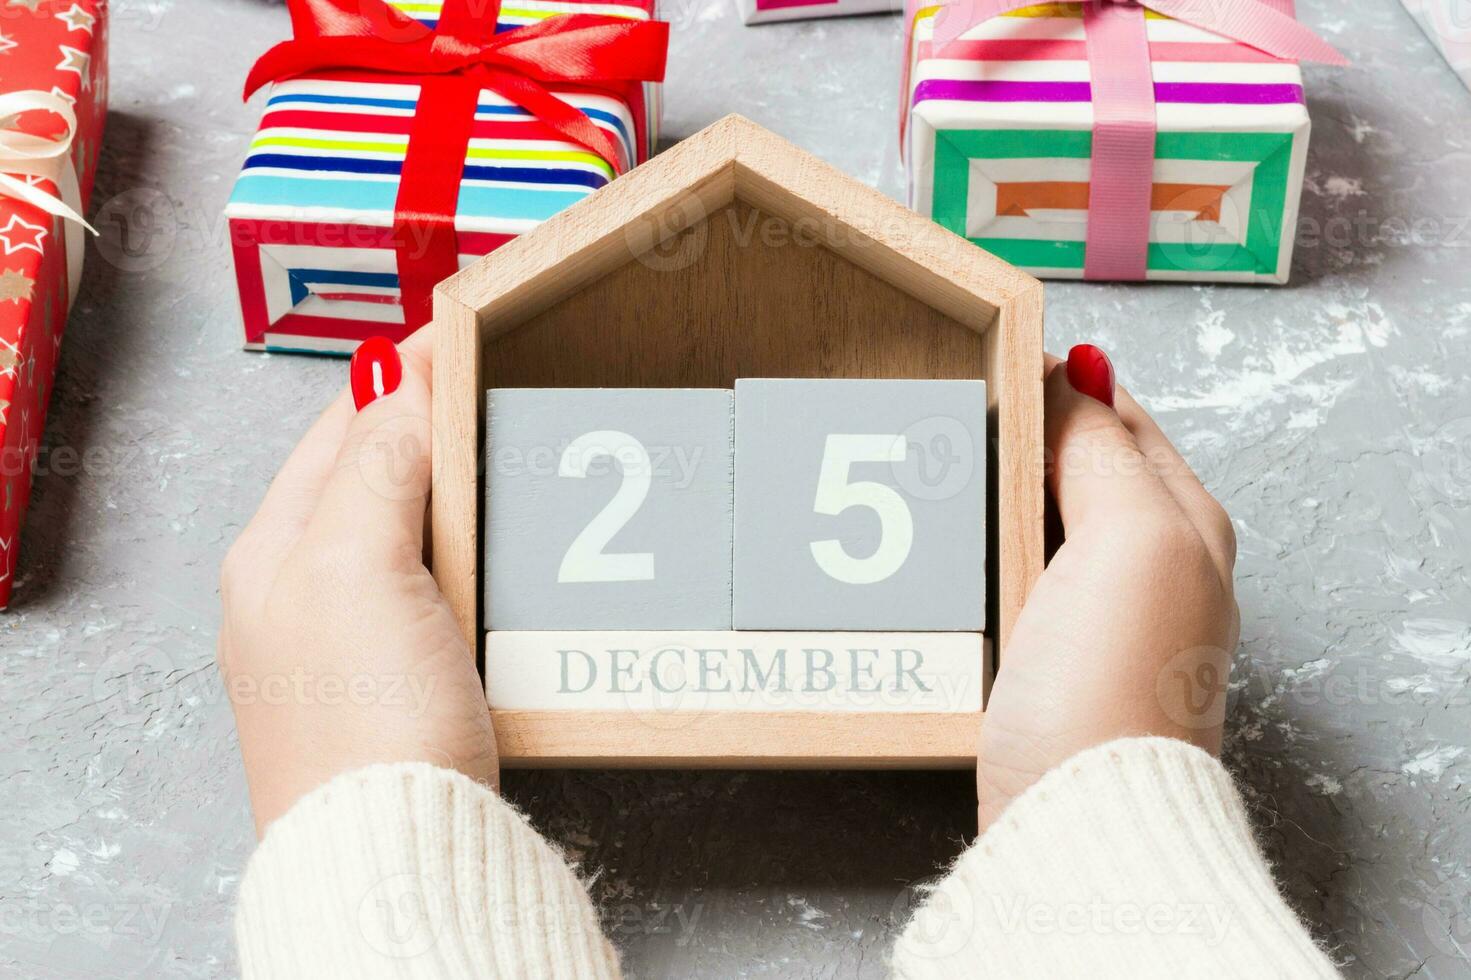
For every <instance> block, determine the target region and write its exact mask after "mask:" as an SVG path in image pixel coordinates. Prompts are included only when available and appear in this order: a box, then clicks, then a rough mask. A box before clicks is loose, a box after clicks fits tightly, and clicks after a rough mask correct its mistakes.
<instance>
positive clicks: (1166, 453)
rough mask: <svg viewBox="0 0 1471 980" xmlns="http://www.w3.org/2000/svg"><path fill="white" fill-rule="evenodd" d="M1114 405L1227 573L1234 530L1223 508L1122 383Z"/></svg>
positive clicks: (1232, 556) (1231, 563)
mask: <svg viewBox="0 0 1471 980" xmlns="http://www.w3.org/2000/svg"><path fill="white" fill-rule="evenodd" d="M1114 405H1115V407H1116V408H1117V409H1118V413H1119V417H1120V418H1121V419H1123V421H1124V425H1125V426H1127V427H1128V429H1129V431H1130V432H1132V433H1133V434H1134V439H1135V441H1136V442H1138V443H1139V448H1140V450H1142V451H1143V453H1144V456H1145V459H1146V460H1147V461H1148V463H1149V467H1150V469H1151V470H1153V471H1154V473H1155V474H1156V475H1157V476H1159V478H1160V479H1161V480H1162V481H1163V482H1164V484H1165V486H1166V487H1167V488H1168V489H1169V491H1170V493H1172V494H1174V497H1175V500H1176V501H1177V502H1178V503H1179V505H1180V509H1181V510H1182V511H1184V512H1185V515H1186V517H1188V518H1189V520H1190V523H1191V524H1193V525H1195V529H1196V530H1197V531H1198V532H1199V533H1200V536H1201V539H1202V540H1203V541H1204V542H1205V544H1206V547H1208V548H1210V550H1211V554H1212V556H1213V557H1214V558H1215V559H1216V563H1217V564H1218V565H1219V566H1221V569H1222V572H1223V574H1224V575H1225V576H1227V577H1229V576H1230V573H1231V568H1232V567H1233V566H1234V565H1235V564H1236V532H1235V530H1234V529H1233V528H1232V526H1231V518H1230V516H1229V515H1227V513H1226V510H1225V508H1224V507H1222V506H1221V504H1220V503H1219V502H1218V501H1217V500H1216V498H1215V497H1213V496H1211V493H1210V491H1209V490H1207V489H1206V488H1205V485H1204V484H1202V483H1201V482H1200V478H1199V477H1198V476H1196V475H1195V471H1194V470H1193V469H1191V468H1190V464H1189V463H1187V462H1185V458H1184V457H1183V456H1181V455H1180V451H1179V450H1178V449H1176V448H1175V445H1174V443H1172V442H1170V440H1169V437H1168V436H1166V435H1165V433H1164V430H1163V429H1161V428H1160V427H1159V423H1158V422H1156V421H1155V420H1154V419H1153V418H1151V417H1150V415H1149V413H1148V412H1146V411H1145V410H1144V407H1143V406H1142V405H1140V404H1139V403H1138V402H1137V401H1136V400H1135V399H1134V397H1133V396H1132V395H1130V394H1129V392H1128V391H1126V390H1125V389H1124V387H1123V386H1122V385H1120V386H1119V388H1118V390H1117V393H1116V394H1115V396H1114Z"/></svg>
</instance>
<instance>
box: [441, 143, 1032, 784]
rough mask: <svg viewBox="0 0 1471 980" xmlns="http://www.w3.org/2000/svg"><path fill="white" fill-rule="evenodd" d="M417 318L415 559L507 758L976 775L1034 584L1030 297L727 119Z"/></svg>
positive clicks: (894, 208)
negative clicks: (422, 441)
mask: <svg viewBox="0 0 1471 980" xmlns="http://www.w3.org/2000/svg"><path fill="white" fill-rule="evenodd" d="M434 319H435V330H436V337H435V351H434V439H435V443H434V476H433V489H432V497H431V519H432V528H431V541H432V567H433V571H434V575H435V578H436V580H437V581H438V582H439V585H440V588H441V589H442V590H443V592H444V594H445V595H446V596H447V597H448V599H449V601H450V603H451V605H452V606H453V608H454V610H455V613H456V615H457V617H458V618H459V621H460V624H461V626H462V628H463V629H464V631H465V634H466V635H467V636H468V637H470V638H471V639H472V641H473V642H475V643H476V644H477V649H479V650H481V651H482V652H483V656H484V671H485V676H486V684H487V693H488V697H489V699H490V705H491V709H492V712H493V715H494V720H495V731H496V736H497V740H498V742H499V745H500V751H501V755H502V760H503V763H504V764H505V765H507V766H594V767H632V766H645V767H654V766H667V767H694V766H727V767H747V766H762V767H833V768H845V767H848V768H862V767H963V766H968V765H971V764H972V763H973V761H974V758H975V742H976V735H977V732H978V730H979V725H980V722H981V709H982V705H983V699H984V686H985V685H986V684H987V683H988V682H989V677H990V668H991V666H992V661H993V660H994V659H995V658H997V657H1002V656H1004V655H1005V647H1006V640H1007V635H1008V632H1009V631H1010V629H1011V627H1012V625H1013V624H1014V623H1015V621H1016V617H1017V615H1018V613H1019V612H1020V610H1021V607H1022V604H1023V602H1024V600H1025V598H1026V596H1027V593H1028V591H1029V589H1030V588H1031V586H1032V584H1033V582H1035V580H1036V578H1037V576H1038V575H1039V574H1040V573H1041V570H1042V564H1043V530H1042V528H1043V518H1042V514H1043V489H1042V468H1043V453H1042V370H1043V360H1042V286H1041V284H1040V283H1039V282H1037V281H1036V280H1035V279H1033V278H1031V277H1030V276H1028V275H1026V274H1024V273H1022V272H1020V271H1018V270H1016V269H1015V268H1013V267H1011V266H1009V265H1007V264H1006V263H1004V262H1002V261H1000V260H998V259H996V258H994V257H993V256H991V255H989V254H987V253H985V252H983V251H981V250H980V249H978V248H976V247H975V246H973V245H971V244H970V243H968V242H966V241H965V240H964V239H962V238H959V237H957V236H955V235H953V234H951V233H950V232H948V231H945V230H944V229H942V228H940V227H939V226H938V225H936V224H934V223H933V222H931V221H930V220H929V219H927V218H924V217H921V216H919V215H916V214H914V213H912V212H910V211H908V210H906V209H905V208H903V207H902V206H901V205H899V204H898V203H896V202H894V201H892V200H890V199H889V198H887V197H885V196H884V195H883V194H881V193H879V192H878V191H875V190H873V189H871V188H869V187H867V186H865V185H863V184H861V183H859V182H858V181H856V180H853V179H852V178H850V177H848V176H846V175H844V174H842V173H840V172H838V171H837V170H835V169H833V168H832V167H830V166H828V165H827V164H825V163H823V162H822V161H820V160H818V159H816V158H815V157H813V156H811V155H810V154H807V153H805V152H803V151H801V150H799V149H798V148H796V147H795V146H793V145H791V144H790V143H788V142H786V141H785V140H783V139H781V138H779V137H777V136H775V135H773V134H772V133H770V132H768V131H766V130H764V129H762V128H761V127H759V126H757V125H755V124H754V123H751V122H749V121H747V120H745V119H742V118H740V117H736V116H729V117H727V118H725V119H723V120H721V121H720V122H718V123H715V124H714V125H712V126H710V127H709V128H707V129H705V130H703V131H702V132H700V133H698V134H696V135H695V136H693V137H691V138H689V139H687V140H685V141H684V142H682V143H680V144H678V145H677V146H675V147H674V148H672V149H670V150H668V151H667V152H665V153H663V154H661V155H659V156H658V157H656V158H654V159H653V160H651V161H650V162H648V163H646V164H644V165H642V166H640V167H638V168H637V169H635V170H634V171H632V172H631V173H629V174H628V175H626V176H624V177H621V178H619V179H618V180H616V181H614V182H613V183H612V184H610V185H608V186H607V187H605V188H603V189H602V190H600V191H598V192H597V193H596V194H594V195H592V196H590V197H589V198H587V199H586V200H584V201H582V202H580V203H578V204H576V205H574V206H572V207H570V208H568V209H567V210H565V211H563V212H561V213H560V214H558V215H557V216H555V217H553V218H552V219H550V220H548V221H546V222H545V223H544V224H542V225H540V226H539V227H537V228H536V229H534V230H532V231H530V232H528V233H527V234H525V235H522V236H520V237H518V238H516V239H515V240H514V241H512V242H510V243H508V244H507V245H505V246H503V247H502V248H501V249H499V250H498V251H496V252H495V253H494V254H493V255H490V256H488V257H486V258H484V259H481V260H479V261H478V262H476V264H474V265H473V266H470V267H468V268H466V269H465V270H463V271H462V272H461V273H459V274H458V275H456V276H454V277H453V278H451V279H449V280H447V281H445V282H444V283H443V284H442V285H441V286H440V287H439V288H438V290H437V291H436V293H435V315H434ZM909 448H913V449H915V450H916V451H917V452H918V455H919V457H923V456H924V453H925V452H928V451H929V449H934V451H935V453H936V454H937V455H936V459H938V460H939V461H940V463H941V464H943V465H935V466H931V465H930V461H929V460H928V459H926V458H918V459H916V458H915V457H912V456H910V455H909V453H908V450H909ZM952 464H954V465H953V466H952ZM518 481H519V482H518ZM843 522H849V523H850V524H851V526H852V529H853V530H852V533H853V534H855V535H859V536H860V537H863V536H866V537H864V541H865V542H866V543H861V544H855V543H854V541H855V540H857V539H856V538H850V539H844V538H842V537H841V535H840V534H839V532H838V531H837V530H834V528H837V527H839V526H840V525H842V523H843ZM844 533H847V532H844ZM492 539H494V541H495V545H494V547H493V548H492V547H491V546H490V545H489V544H488V542H489V541H491V540H492Z"/></svg>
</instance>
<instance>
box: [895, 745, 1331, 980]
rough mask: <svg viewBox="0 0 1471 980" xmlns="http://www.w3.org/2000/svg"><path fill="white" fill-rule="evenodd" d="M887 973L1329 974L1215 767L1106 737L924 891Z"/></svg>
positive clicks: (1035, 789)
mask: <svg viewBox="0 0 1471 980" xmlns="http://www.w3.org/2000/svg"><path fill="white" fill-rule="evenodd" d="M894 970H895V975H896V976H898V977H901V978H905V980H931V978H936V980H938V978H941V977H945V978H953V977H957V976H987V977H993V976H994V977H1033V976H1089V977H1129V978H1140V977H1169V978H1177V977H1195V976H1210V977H1212V978H1213V980H1224V978H1232V977H1242V978H1254V980H1255V978H1260V977H1267V976H1290V977H1301V978H1312V977H1336V976H1338V974H1337V972H1336V970H1335V969H1334V967H1333V965H1332V963H1331V962H1330V961H1329V960H1328V958H1327V957H1326V956H1325V955H1324V954H1323V953H1322V951H1321V950H1319V949H1318V948H1317V947H1316V946H1314V945H1313V942H1312V940H1311V939H1310V938H1309V936H1308V934H1307V932H1306V931H1305V930H1304V929H1303V927H1302V925H1301V924H1300V923H1299V922H1298V921H1297V918H1296V917H1295V916H1294V915H1293V913H1292V911H1291V910H1290V909H1288V907H1287V905H1286V904H1285V903H1284V902H1283V900H1282V898H1281V896H1280V894H1279V893H1278V891H1277V888H1276V886H1275V885H1274V884H1273V882H1272V876H1271V872H1270V870H1269V869H1268V867H1267V864H1266V861H1265V860H1264V859H1263V857H1262V855H1261V852H1260V851H1259V850H1258V849H1257V847H1256V844H1255V842H1254V841H1253V839H1252V835H1251V827H1250V825H1249V823H1248V821H1247V817H1246V812H1245V810H1244V808H1243V806H1242V802H1241V798H1240V796H1239V795H1238V794H1237V792H1236V789H1235V787H1234V786H1233V785H1232V784H1231V777H1230V776H1229V775H1228V774H1227V772H1226V770H1225V769H1224V768H1223V767H1222V766H1221V764H1220V763H1219V762H1217V761H1216V759H1214V758H1213V757H1212V756H1210V755H1209V754H1207V753H1205V752H1202V751H1201V750H1200V749H1197V748H1195V747H1193V746H1191V745H1188V744H1186V743H1184V742H1181V741H1178V740H1175V739H1165V738H1137V739H1123V740H1119V741H1115V742H1110V743H1107V744H1105V745H1100V746H1097V747H1095V748H1092V749H1089V750H1087V751H1085V752H1082V753H1079V754H1078V755H1076V756H1074V757H1073V758H1071V759H1069V760H1068V761H1067V762H1065V763H1063V764H1062V765H1060V766H1058V767H1057V768H1056V769H1054V770H1052V771H1051V772H1049V773H1047V774H1046V775H1045V776H1044V777H1043V778H1042V779H1041V780H1039V781H1038V782H1037V783H1036V784H1035V785H1034V786H1032V788H1031V789H1029V790H1028V791H1027V792H1026V793H1025V794H1023V795H1022V796H1021V797H1020V798H1019V799H1017V800H1016V801H1015V802H1014V803H1013V804H1012V805H1011V806H1010V807H1008V808H1007V809H1006V811H1005V812H1004V813H1003V814H1002V815H1001V818H1000V819H999V820H998V821H997V822H996V824H994V825H993V826H992V827H990V828H989V829H988V830H987V831H986V833H985V834H984V835H982V837H981V838H980V839H979V840H978V841H976V842H975V843H974V844H973V845H972V846H971V847H970V848H969V849H968V850H967V851H966V852H965V853H964V854H963V855H961V857H960V859H959V860H958V861H957V862H956V864H955V866H954V867H953V868H952V869H951V871H950V872H949V874H948V875H947V876H946V877H945V878H943V879H942V880H940V881H939V882H938V883H937V884H936V885H935V886H934V887H933V888H932V889H931V890H930V893H929V894H928V895H927V897H926V899H925V902H924V905H923V906H922V908H921V909H920V911H919V912H918V914H917V915H916V916H915V918H914V919H913V920H912V921H911V922H910V923H909V925H908V926H907V927H906V929H905V931H904V934H903V935H902V937H901V938H900V941H899V943H898V945H897V946H896V948H895V951H894Z"/></svg>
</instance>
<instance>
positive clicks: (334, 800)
mask: <svg viewBox="0 0 1471 980" xmlns="http://www.w3.org/2000/svg"><path fill="white" fill-rule="evenodd" d="M235 936H236V942H237V945H238V947H239V952H240V967H241V974H242V976H243V977H244V978H245V980H264V978H272V980H274V978H290V980H304V978H311V980H334V978H338V977H342V978H351V980H379V978H390V977H391V978H394V980H431V978H432V980H456V978H467V980H468V978H472V977H473V978H476V980H499V978H506V980H539V978H543V977H546V978H551V977H555V978H562V977H577V978H579V980H582V978H587V980H600V978H605V977H617V976H618V975H619V972H618V958H617V955H616V953H615V952H614V951H613V947H612V945H611V944H610V943H609V942H608V940H607V939H606V938H605V937H604V936H603V933H602V930H601V929H600V928H599V926H598V919H597V915H596V913H595V912H594V910H593V905H592V902H591V901H590V900H589V899H588V895H587V890H586V889H585V888H584V887H583V885H582V883H581V882H580V881H579V880H578V879H577V876H576V875H574V874H573V872H572V870H571V868H569V867H568V865H567V862H566V861H564V860H563V858H562V856H561V855H560V854H558V853H557V852H556V851H555V850H553V849H552V847H551V846H550V845H549V844H548V843H547V842H546V841H545V840H543V839H542V838H541V836H540V835H538V834H537V832H536V831H534V830H532V829H531V826H530V825H529V824H528V823H527V822H526V820H525V818H524V817H522V816H521V814H520V813H518V812H517V811H516V810H515V809H514V808H513V807H511V806H510V804H508V803H506V802H504V801H503V800H502V799H501V798H500V797H499V796H497V795H496V794H495V793H492V792H491V791H489V790H487V789H486V788H484V787H483V786H480V785H479V784H478V783H476V782H474V781H473V780H471V779H469V778H468V777H466V776H464V775H461V774H460V773H457V772H452V771H449V770H446V769H438V768H435V767H434V766H431V765H428V764H426V763H400V764H396V765H382V766H370V767H368V768H366V769H359V770H355V771H353V772H348V773H344V774H343V775H341V776H338V777H337V778H336V779H334V780H332V781H331V782H329V783H327V784H326V785H325V786H321V787H319V788H318V789H316V790H314V791H312V792H311V793H309V794H307V795H306V796H305V797H303V798H302V799H301V800H299V801H297V803H296V804H295V805H294V806H293V807H292V808H291V809H290V811H288V812H287V813H286V814H285V815H284V816H282V817H281V818H280V819H278V820H277V821H276V822H275V823H273V824H272V825H271V826H270V828H269V830H268V831H267V832H266V836H265V839H264V840H263V841H261V845H260V847H259V848H258V849H257V850H256V853H255V855H254V856H253V857H252V858H251V860H250V864H249V866H248V868H247V869H246V872H245V878H244V880H243V881H242V882H241V885H240V897H239V903H238V906H237V909H236V915H235Z"/></svg>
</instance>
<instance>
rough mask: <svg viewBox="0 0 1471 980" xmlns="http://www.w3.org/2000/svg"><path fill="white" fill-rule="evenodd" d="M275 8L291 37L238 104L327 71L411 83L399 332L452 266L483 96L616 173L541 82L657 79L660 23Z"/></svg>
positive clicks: (461, 2) (456, 7)
mask: <svg viewBox="0 0 1471 980" xmlns="http://www.w3.org/2000/svg"><path fill="white" fill-rule="evenodd" d="M286 6H287V8H288V9H289V10H290V12H291V26H292V30H293V33H294V34H295V37H294V38H293V39H292V40H290V41H285V42H282V43H281V44H278V45H276V46H275V47H274V48H272V49H271V50H270V51H267V52H266V53H265V54H264V55H263V56H261V59H260V60H259V61H257V62H256V63H255V67H254V68H253V69H251V72H250V77H249V78H248V79H246V82H245V97H246V98H249V97H250V96H251V95H252V94H254V93H255V92H256V91H257V90H258V89H260V88H261V87H262V86H263V85H266V84H267V83H269V82H275V81H281V80H283V79H287V78H293V77H295V76H298V75H303V74H306V73H308V72H314V71H323V70H330V69H334V68H338V69H341V68H347V69H363V70H368V71H373V72H383V73H387V74H397V75H406V76H414V77H413V78H412V79H411V80H412V81H416V82H417V83H418V84H419V85H420V86H421V91H420V95H419V105H418V109H417V112H416V113H415V116H414V123H413V126H412V127H411V131H410V133H409V144H408V151H407V153H406V154H405V159H404V166H403V173H402V176H401V177H400V183H399V194H398V201H397V204H396V207H395V214H394V241H395V242H396V243H397V251H398V268H399V281H400V290H401V292H402V294H403V304H404V320H405V322H406V324H407V326H408V328H409V329H410V330H412V329H416V328H417V327H419V326H421V325H422V324H424V323H426V322H428V320H429V318H430V315H431V312H432V308H431V297H432V295H433V290H434V286H435V285H436V284H437V283H438V282H439V281H440V280H442V279H444V278H446V277H447V276H450V275H452V274H454V273H455V272H456V271H457V270H458V268H459V248H458V244H457V242H456V236H455V231H454V223H455V217H454V216H455V210H456V206H457V203H458V198H459V189H460V180H461V177H462V176H463V174H464V166H465V153H466V150H467V149H468V148H469V144H470V131H471V127H472V125H473V123H474V121H475V107H476V103H477V101H478V99H479V95H480V91H481V90H482V89H490V90H491V91H492V92H495V93H497V94H498V95H500V96H502V97H503V98H505V99H508V100H509V101H511V102H514V103H515V104H516V105H519V106H520V107H521V108H523V109H525V110H526V111H527V112H529V113H531V115H533V116H534V117H536V119H537V120H538V121H540V122H541V123H542V124H543V125H545V126H547V127H549V128H550V129H552V130H553V131H554V132H556V133H557V134H558V135H559V136H561V137H562V138H563V139H566V140H567V141H569V142H572V143H576V144H578V145H579V146H583V147H586V148H587V149H588V150H591V151H592V152H593V153H596V154H597V155H598V156H600V157H602V158H603V159H604V160H606V161H607V162H608V163H609V165H611V166H612V167H613V169H614V172H615V173H622V172H624V171H625V170H627V169H628V167H629V166H631V165H632V164H633V163H637V162H638V161H637V160H633V161H630V160H627V159H626V157H625V154H624V152H623V150H622V148H621V146H620V144H619V143H618V141H617V140H615V139H614V138H613V137H612V136H610V135H609V134H608V132H607V131H606V130H603V129H601V128H599V127H598V126H597V125H595V124H594V123H593V121H592V120H591V119H589V118H588V117H587V116H586V115H585V114H584V113H583V112H582V111H581V110H579V109H577V108H576V107H574V106H572V105H569V104H568V103H566V102H564V101H562V100H561V99H559V98H557V97H556V96H555V95H553V94H552V93H551V92H549V91H548V90H547V88H546V86H545V84H544V83H547V82H552V83H560V84H564V85H566V84H570V85H576V86H578V87H579V88H583V89H592V90H596V91H601V92H606V93H607V94H609V95H613V96H615V97H617V98H620V99H623V100H624V101H630V92H631V90H632V88H633V86H636V85H638V84H639V83H640V82H645V81H650V82H657V81H662V80H663V78H664V59H665V54H666V52H667V50H668V43H669V25H668V24H666V23H663V22H661V21H635V20H628V19H625V18H618V17H608V16H603V15H601V14H560V15H557V16H553V17H548V18H546V19H545V20H542V21H540V22H538V23H535V24H530V25H527V26H525V27H518V28H516V29H515V30H511V31H506V32H503V33H501V34H496V32H495V27H496V20H497V16H498V14H499V12H500V0H445V3H444V8H443V10H442V11H441V13H440V17H439V24H438V27H437V28H436V29H435V30H432V31H431V30H430V29H429V28H427V27H425V26H424V25H423V24H421V23H419V22H418V21H416V20H414V19H413V18H412V17H410V16H408V15H407V14H405V13H403V12H401V11H399V10H398V9H396V8H395V7H392V6H390V5H389V4H388V3H386V2H385V0H287V3H286ZM636 145H638V146H642V141H641V140H640V141H638V142H637V143H636Z"/></svg>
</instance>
